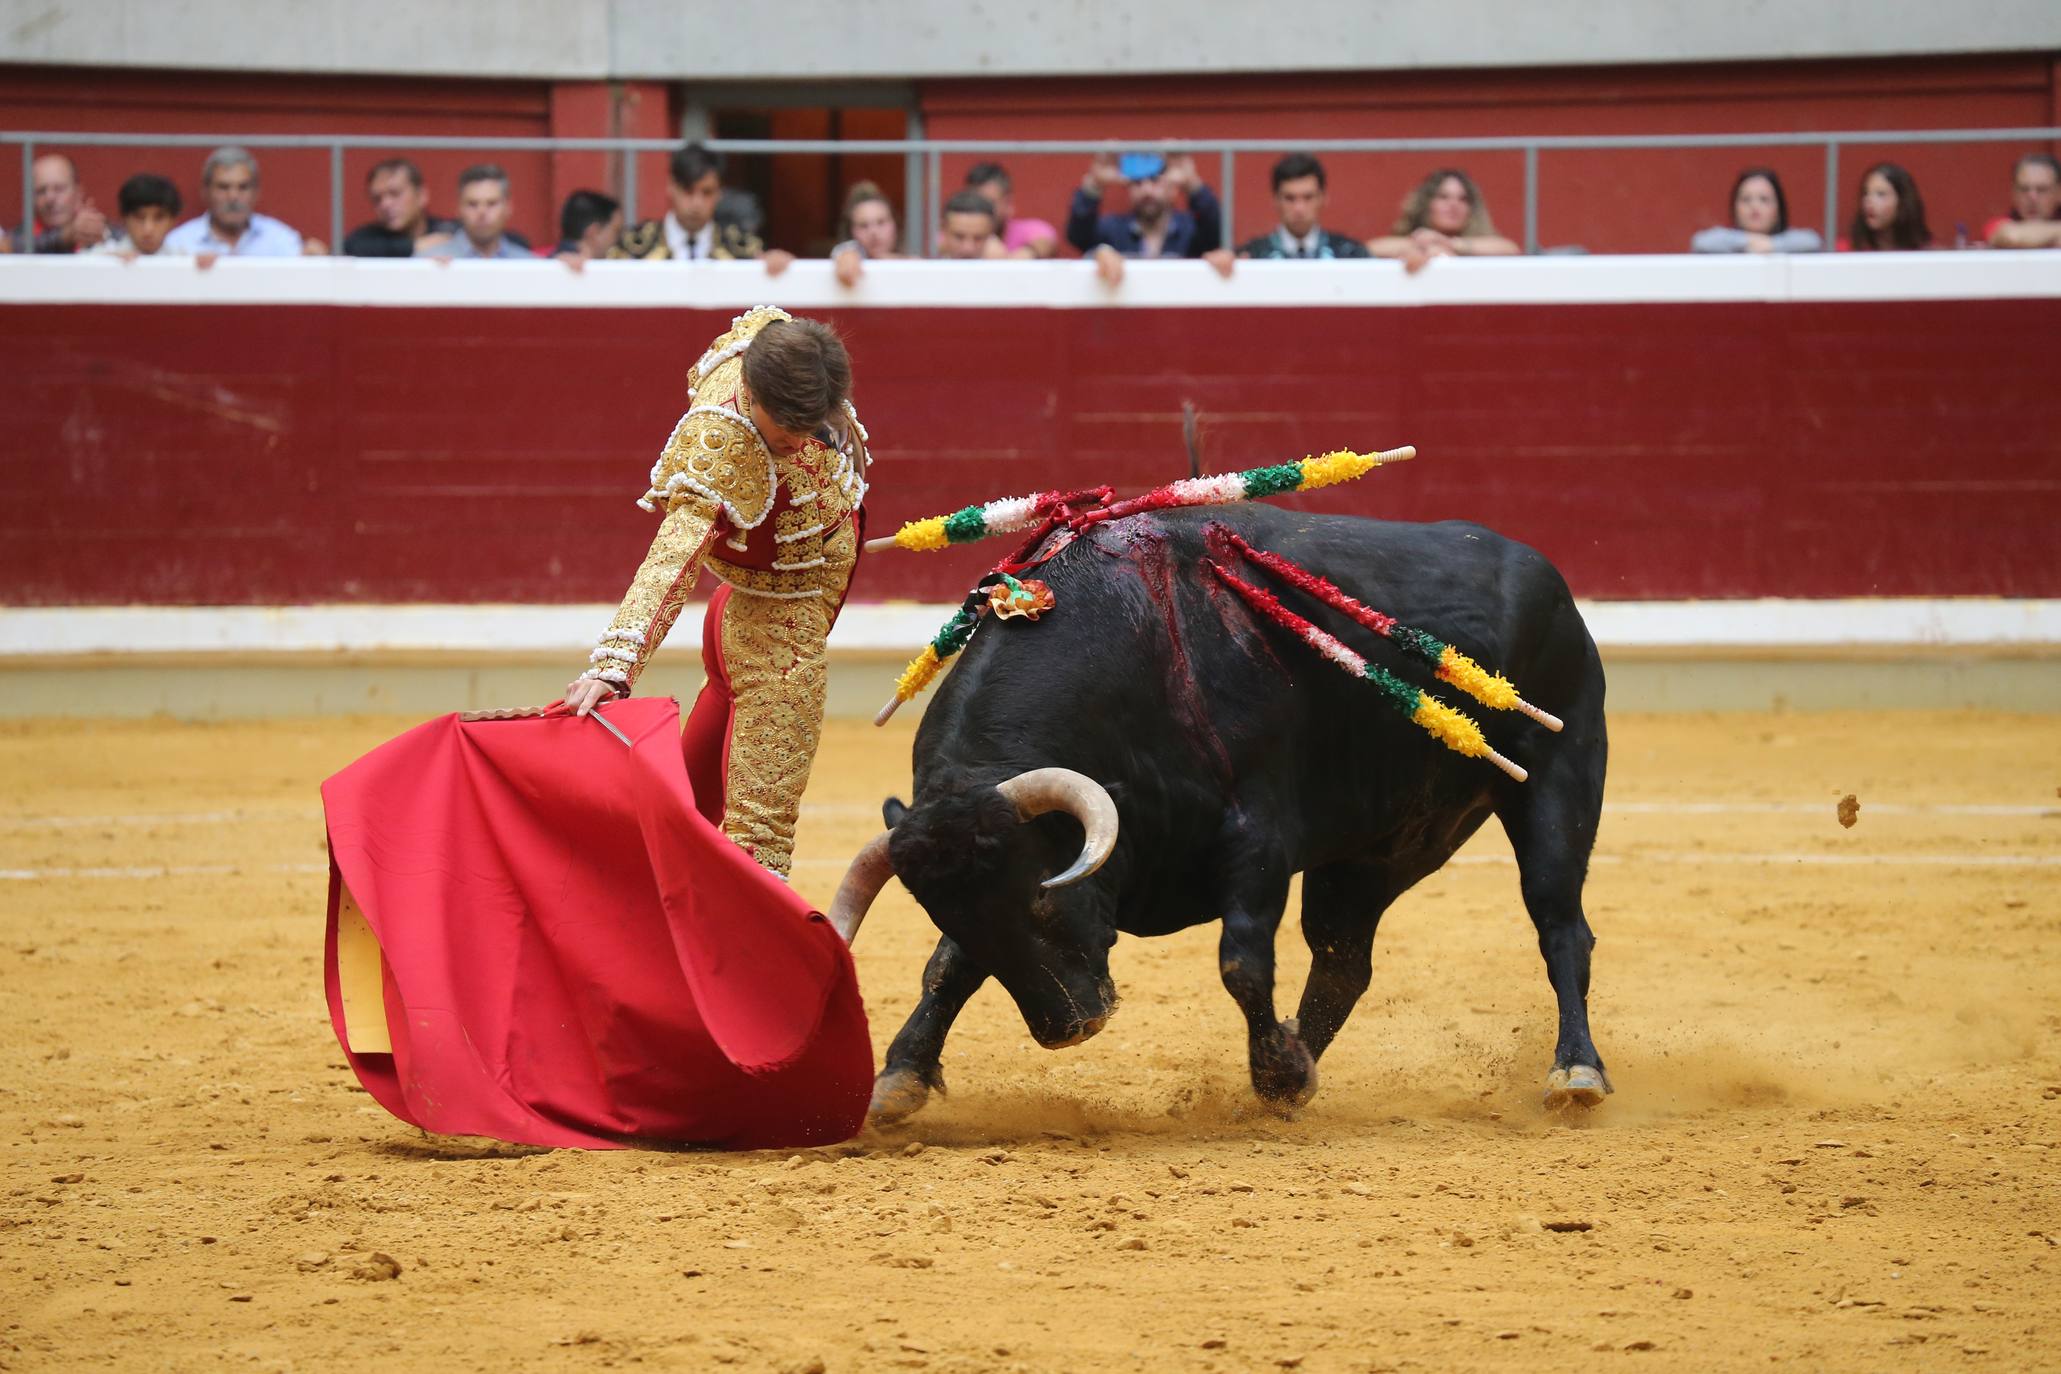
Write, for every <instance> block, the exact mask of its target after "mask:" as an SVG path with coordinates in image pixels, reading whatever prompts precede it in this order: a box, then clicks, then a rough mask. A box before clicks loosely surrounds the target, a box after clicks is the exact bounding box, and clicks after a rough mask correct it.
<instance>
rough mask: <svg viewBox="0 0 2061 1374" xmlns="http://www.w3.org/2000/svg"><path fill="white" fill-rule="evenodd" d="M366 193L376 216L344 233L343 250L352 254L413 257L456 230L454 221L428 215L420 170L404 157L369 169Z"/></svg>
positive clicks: (358, 255)
mask: <svg viewBox="0 0 2061 1374" xmlns="http://www.w3.org/2000/svg"><path fill="white" fill-rule="evenodd" d="M365 194H366V195H368V196H370V197H371V198H372V213H373V215H374V216H375V218H374V219H373V221H372V222H371V223H370V224H361V225H359V226H358V227H357V228H355V229H353V230H351V232H350V233H348V234H346V235H344V243H343V250H344V252H345V253H346V254H348V255H349V256H351V257H354V258H407V257H413V256H414V255H415V254H416V253H417V252H420V251H422V250H425V249H430V248H434V247H436V246H437V245H438V244H440V243H445V242H448V241H449V239H450V238H451V236H452V235H453V234H455V233H457V232H458V221H457V220H455V219H438V218H437V217H436V216H434V215H432V214H430V212H429V189H428V188H427V187H426V186H425V185H424V184H423V181H422V169H421V168H420V167H417V166H416V165H415V164H414V163H412V162H410V161H409V160H408V159H407V158H405V157H394V158H388V159H387V160H386V161H385V162H382V163H380V164H379V165H378V166H376V167H374V168H373V169H372V170H371V171H370V172H368V173H367V174H366V176H365Z"/></svg>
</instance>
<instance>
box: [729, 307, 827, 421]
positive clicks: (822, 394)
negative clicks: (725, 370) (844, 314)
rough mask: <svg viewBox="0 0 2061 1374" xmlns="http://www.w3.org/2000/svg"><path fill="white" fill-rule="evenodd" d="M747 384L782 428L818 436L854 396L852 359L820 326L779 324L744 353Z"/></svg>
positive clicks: (791, 322) (806, 322)
mask: <svg viewBox="0 0 2061 1374" xmlns="http://www.w3.org/2000/svg"><path fill="white" fill-rule="evenodd" d="M744 384H745V385H746V386H748V387H750V388H751V394H752V398H753V399H754V400H756V401H757V402H758V403H759V404H760V405H762V406H764V407H765V408H766V413H767V414H769V415H771V416H772V417H773V418H774V419H775V420H777V421H779V422H780V426H781V428H783V429H788V430H792V431H793V432H794V433H796V434H814V433H815V432H816V431H817V430H818V429H821V428H822V427H823V425H824V424H825V422H827V421H829V420H830V419H831V417H832V416H834V415H836V414H837V412H838V411H839V410H840V409H841V408H842V407H843V405H844V401H845V398H846V397H847V396H849V395H850V394H851V390H852V360H851V355H849V354H847V353H846V352H845V351H844V341H843V340H842V339H840V338H838V337H837V331H836V330H835V329H832V328H831V327H830V326H829V325H827V324H824V323H823V322H822V321H820V320H775V321H773V322H772V323H771V324H769V325H767V326H766V327H765V328H764V329H761V330H760V331H759V332H758V334H757V335H756V336H755V337H754V338H753V339H752V341H751V347H750V348H749V349H747V350H745V354H744ZM835 427H836V426H833V428H835Z"/></svg>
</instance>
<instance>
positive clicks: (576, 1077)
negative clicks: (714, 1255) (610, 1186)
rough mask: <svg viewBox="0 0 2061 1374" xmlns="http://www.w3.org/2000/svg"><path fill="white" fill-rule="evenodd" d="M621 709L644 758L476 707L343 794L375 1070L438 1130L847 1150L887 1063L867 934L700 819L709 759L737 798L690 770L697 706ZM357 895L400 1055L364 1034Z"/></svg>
mask: <svg viewBox="0 0 2061 1374" xmlns="http://www.w3.org/2000/svg"><path fill="white" fill-rule="evenodd" d="M696 714H697V716H698V715H699V714H700V712H699V711H697V713H696ZM606 715H607V718H608V720H609V721H610V722H611V723H612V724H614V725H615V726H616V727H617V728H619V729H620V730H622V731H623V733H624V734H626V735H628V736H629V737H630V739H631V741H632V745H633V747H631V748H628V749H626V748H624V747H623V745H622V742H621V741H620V740H618V739H616V737H615V736H614V735H612V734H610V733H609V732H608V731H607V730H606V729H604V728H603V727H602V726H601V725H599V724H597V723H595V722H594V721H592V720H584V719H579V718H577V717H574V716H571V715H569V714H566V713H564V712H563V711H562V710H560V711H557V712H554V713H552V714H549V715H545V716H541V717H532V718H528V719H517V720H481V721H465V720H461V719H460V718H459V717H458V716H456V715H450V716H443V717H440V718H438V719H436V720H432V721H430V722H428V723H427V724H425V725H421V726H418V727H416V728H415V729H413V730H410V731H409V732H408V733H407V734H404V735H402V736H400V737H399V738H398V739H395V740H393V741H391V742H389V743H387V744H384V745H382V746H381V747H379V748H378V749H375V750H373V751H372V752H371V753H369V754H367V755H366V756H365V757H364V758H362V759H359V760H358V761H357V762H356V763H354V764H352V765H351V766H350V767H348V768H346V769H344V770H343V771H342V772H340V773H338V774H337V775H336V776H335V777H333V778H331V779H329V781H327V782H326V783H324V784H323V785H322V800H323V806H324V809H325V810H326V812H327V815H328V824H329V851H330V874H329V921H328V937H327V941H326V946H327V950H326V958H325V982H326V984H327V991H328V996H329V1014H330V1020H331V1022H332V1024H333V1025H334V1027H335V1029H336V1034H337V1040H338V1042H339V1043H340V1044H342V1045H343V1046H344V1051H345V1054H346V1056H347V1057H348V1058H349V1060H350V1063H351V1067H352V1068H353V1069H354V1070H356V1072H357V1075H358V1080H359V1081H360V1082H361V1083H363V1084H364V1085H365V1088H366V1090H367V1091H368V1092H370V1093H371V1094H372V1096H373V1097H374V1098H375V1099H377V1100H378V1101H379V1103H380V1104H381V1105H382V1106H384V1107H385V1108H386V1109H387V1110H388V1111H390V1112H392V1113H393V1114H394V1115H395V1116H398V1117H400V1118H401V1119H402V1120H403V1121H407V1122H411V1123H413V1124H414V1125H417V1126H420V1127H422V1128H423V1129H424V1130H428V1131H435V1132H439V1133H444V1134H453V1135H485V1136H493V1137H497V1138H499V1139H502V1140H508V1141H515V1142H518V1143H522V1144H531V1145H551V1146H584V1147H612V1146H622V1145H634V1144H637V1143H640V1142H668V1143H692V1144H699V1145H710V1146H720V1147H724V1148H729V1149H761V1148H771V1147H788V1146H799V1145H822V1144H828V1143H832V1142H835V1141H839V1140H844V1139H847V1138H848V1137H850V1136H852V1135H853V1134H855V1133H856V1132H857V1131H858V1129H859V1127H860V1126H861V1124H863V1122H864V1120H865V1115H866V1104H867V1099H868V1096H869V1094H870V1093H871V1090H872V1082H873V1051H872V1044H871V1040H870V1038H869V1036H868V1033H867V1027H866V1012H865V1007H864V1004H863V1003H862V1002H861V1000H860V997H859V988H858V980H857V978H856V976H855V974H854V973H853V970H852V961H851V955H850V953H849V952H848V951H847V950H846V949H845V945H844V942H843V941H842V940H841V939H839V938H838V935H837V933H836V931H834V930H833V929H831V927H830V925H829V923H828V922H827V921H825V920H824V919H823V917H822V916H820V915H818V914H816V913H815V912H814V911H812V910H811V909H810V907H809V905H808V903H807V902H805V901H803V900H802V899H801V897H799V896H798V895H796V893H795V892H794V891H793V890H792V889H791V888H789V887H788V886H787V885H786V884H785V883H782V882H781V881H779V879H777V878H775V877H773V876H772V875H771V874H769V873H767V872H766V871H765V870H764V869H762V868H760V867H759V865H758V864H757V863H755V862H753V861H752V859H751V857H750V856H749V855H747V854H746V853H745V852H744V851H743V850H741V849H739V848H738V847H737V846H736V845H734V844H732V843H731V842H730V841H729V840H728V839H727V838H725V837H724V835H723V834H722V832H721V831H720V830H718V829H717V828H716V827H715V825H713V824H711V822H710V820H709V819H708V818H707V817H705V816H704V815H703V814H702V812H701V811H700V810H699V809H697V807H696V803H695V793H694V788H693V786H692V785H690V783H689V780H688V774H689V767H690V764H691V763H693V762H701V763H703V764H712V765H713V766H710V767H704V768H697V769H695V770H694V771H695V774H696V776H697V778H701V777H704V776H708V777H709V778H711V779H712V780H713V781H714V784H715V785H716V786H717V787H720V785H721V784H720V763H717V762H714V761H712V760H698V761H696V760H689V759H685V758H683V756H682V747H681V733H680V726H679V707H678V705H677V703H675V702H673V701H672V700H671V699H670V698H652V697H645V698H634V699H631V700H627V701H622V702H618V703H614V704H611V705H609V706H608V707H607V708H606ZM697 734H698V732H697V731H695V730H693V729H690V731H689V737H690V740H691V739H694V738H695V737H696V736H697ZM714 801H715V806H716V808H718V809H719V808H720V805H721V801H720V794H718V796H717V797H716V798H715V799H714ZM346 887H348V889H349V895H350V897H351V898H353V899H355V902H356V905H357V907H358V908H359V909H361V910H362V911H363V913H364V919H365V921H366V923H367V924H369V926H370V927H371V930H372V933H373V934H374V935H375V936H376V937H377V938H378V941H379V947H380V952H381V954H383V956H384V961H383V962H384V967H383V968H382V970H381V976H380V981H381V983H382V984H383V991H384V1002H385V1012H386V1031H387V1033H388V1034H389V1035H390V1038H391V1044H392V1053H390V1054H387V1053H359V1052H355V1051H353V1050H352V1049H351V1048H350V1043H351V1042H350V1039H349V1038H347V1036H346V1026H345V1019H344V997H343V994H342V991H341V987H340V983H339V976H338V959H337V931H338V910H339V905H340V903H341V902H342V899H343V897H344V889H345V888H346Z"/></svg>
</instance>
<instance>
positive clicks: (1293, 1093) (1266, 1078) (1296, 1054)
mask: <svg viewBox="0 0 2061 1374" xmlns="http://www.w3.org/2000/svg"><path fill="white" fill-rule="evenodd" d="M1252 1090H1253V1091H1254V1092H1256V1093H1258V1094H1259V1096H1260V1100H1261V1101H1262V1102H1265V1103H1266V1104H1267V1105H1268V1106H1269V1107H1272V1108H1273V1109H1274V1110H1275V1111H1277V1112H1281V1113H1283V1114H1284V1115H1285V1114H1287V1113H1290V1112H1293V1111H1294V1110H1295V1109H1296V1108H1298V1107H1301V1106H1303V1105H1305V1104H1306V1103H1308V1102H1309V1100H1310V1099H1311V1098H1313V1097H1315V1096H1316V1095H1317V1061H1316V1060H1315V1059H1314V1058H1312V1057H1311V1055H1310V1052H1309V1049H1308V1048H1307V1047H1306V1046H1305V1045H1304V1044H1303V1043H1302V1040H1301V1038H1300V1037H1299V1036H1297V1034H1296V1025H1295V1021H1294V1020H1293V1019H1292V1018H1291V1019H1290V1020H1287V1021H1283V1022H1282V1023H1281V1033H1280V1035H1279V1036H1278V1037H1277V1038H1276V1039H1275V1041H1274V1043H1273V1044H1271V1045H1268V1046H1267V1047H1266V1048H1265V1049H1264V1050H1262V1051H1260V1052H1258V1053H1255V1054H1254V1055H1253V1059H1252Z"/></svg>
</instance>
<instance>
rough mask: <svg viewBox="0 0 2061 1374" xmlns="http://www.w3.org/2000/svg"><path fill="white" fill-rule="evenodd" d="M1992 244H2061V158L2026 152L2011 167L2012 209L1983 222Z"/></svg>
mask: <svg viewBox="0 0 2061 1374" xmlns="http://www.w3.org/2000/svg"><path fill="white" fill-rule="evenodd" d="M1982 239H1983V242H1985V243H1987V244H1988V245H1989V246H1990V247H1992V248H2061V162H2056V161H2055V160H2054V158H2053V155H2052V154H2050V153H2027V154H2026V155H2025V156H2024V157H2021V158H2019V159H2018V161H2017V163H2016V164H2015V165H2013V166H2012V168H2011V213H2010V214H2008V215H1999V216H1997V217H1996V218H1995V219H1993V220H1991V221H1990V222H1989V223H1988V224H1985V225H1983V226H1982Z"/></svg>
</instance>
